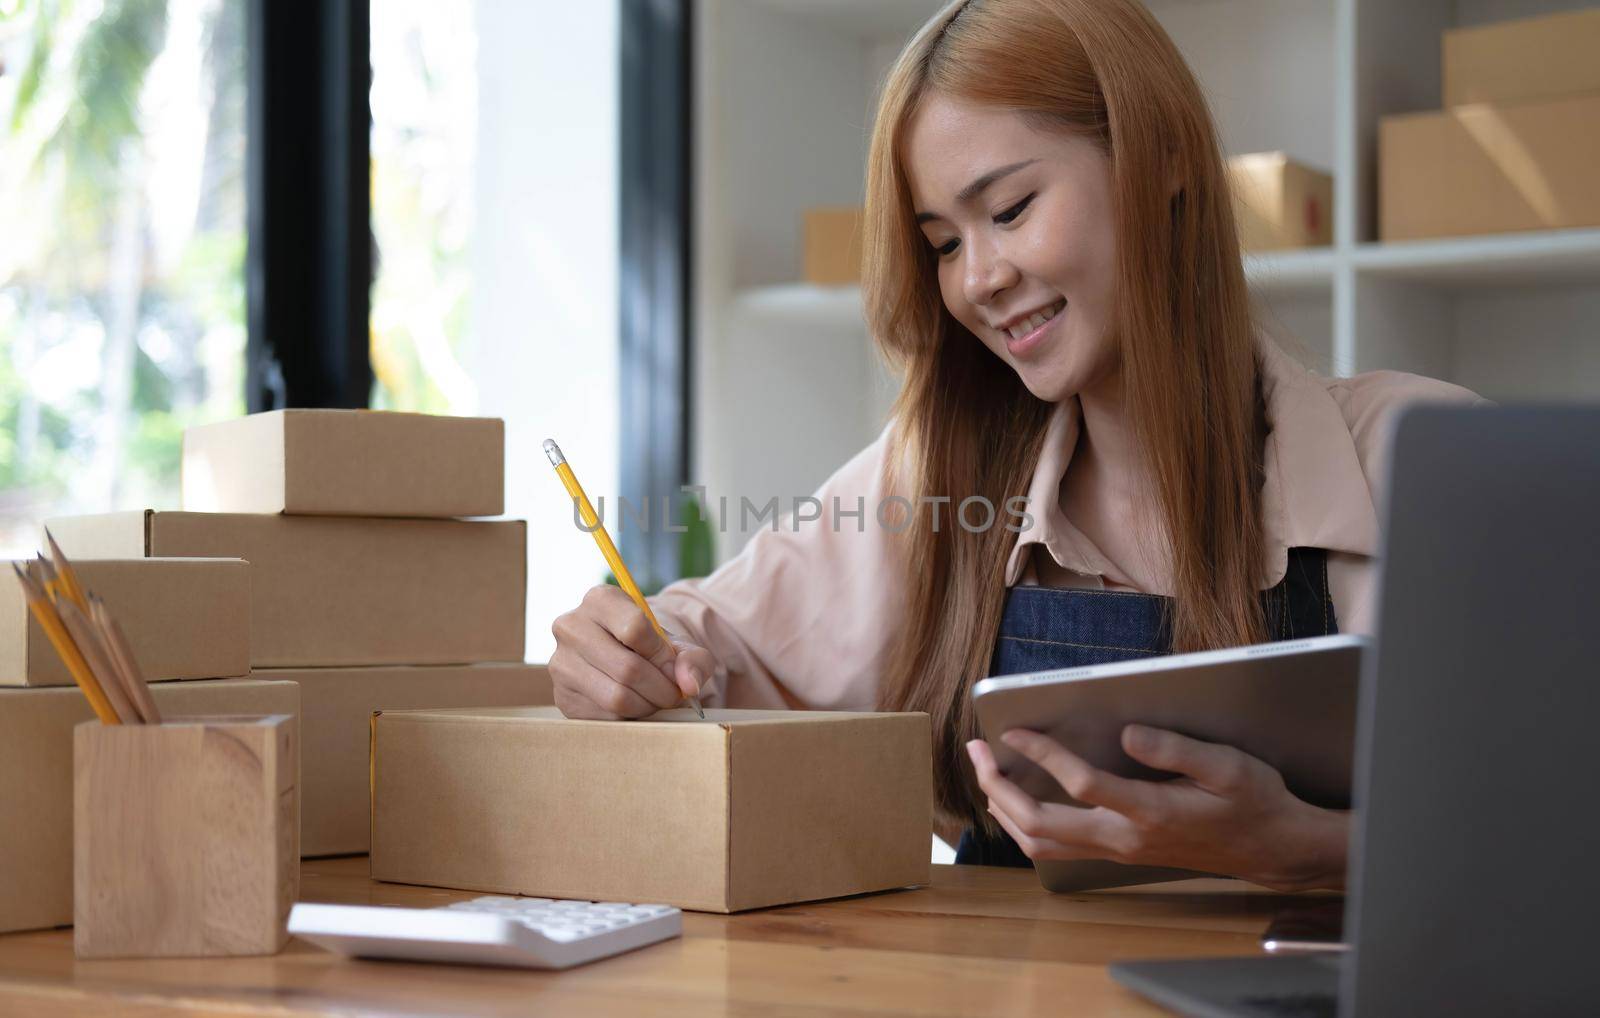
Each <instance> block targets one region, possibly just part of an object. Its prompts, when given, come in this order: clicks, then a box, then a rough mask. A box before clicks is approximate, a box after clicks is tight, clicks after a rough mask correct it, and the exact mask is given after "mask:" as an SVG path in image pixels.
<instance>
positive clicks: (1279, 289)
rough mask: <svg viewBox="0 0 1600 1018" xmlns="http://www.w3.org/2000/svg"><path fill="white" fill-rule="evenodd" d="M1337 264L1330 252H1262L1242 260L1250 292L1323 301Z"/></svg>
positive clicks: (1331, 287)
mask: <svg viewBox="0 0 1600 1018" xmlns="http://www.w3.org/2000/svg"><path fill="white" fill-rule="evenodd" d="M1338 267H1339V260H1338V256H1337V254H1336V253H1335V252H1334V250H1333V249H1332V248H1328V247H1319V248H1310V249H1307V250H1304V251H1264V252H1261V253H1259V254H1247V255H1245V258H1244V274H1245V279H1247V280H1248V281H1249V283H1250V289H1251V290H1252V291H1253V292H1254V293H1257V294H1260V295H1262V296H1266V297H1288V298H1301V297H1324V298H1325V297H1327V296H1329V295H1330V294H1332V293H1333V279H1334V276H1335V275H1336V274H1337V272H1338Z"/></svg>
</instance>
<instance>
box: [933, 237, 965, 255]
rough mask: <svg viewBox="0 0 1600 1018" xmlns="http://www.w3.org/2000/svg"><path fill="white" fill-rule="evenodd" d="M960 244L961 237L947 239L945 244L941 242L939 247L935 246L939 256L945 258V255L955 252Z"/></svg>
mask: <svg viewBox="0 0 1600 1018" xmlns="http://www.w3.org/2000/svg"><path fill="white" fill-rule="evenodd" d="M960 244H961V241H960V239H959V238H954V239H951V240H947V241H945V242H944V243H943V244H940V245H939V246H938V247H936V248H934V250H935V251H937V252H939V257H941V258H943V257H944V256H945V255H948V254H955V250H956V248H957V247H958V246H960Z"/></svg>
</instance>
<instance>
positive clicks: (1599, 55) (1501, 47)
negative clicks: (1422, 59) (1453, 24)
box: [1442, 8, 1600, 106]
mask: <svg viewBox="0 0 1600 1018" xmlns="http://www.w3.org/2000/svg"><path fill="white" fill-rule="evenodd" d="M1442 62H1443V67H1444V104H1445V106H1460V105H1463V104H1465V103H1483V102H1520V101H1523V100H1528V99H1557V98H1561V97H1564V96H1574V95H1581V94H1583V93H1585V92H1600V8H1589V9H1587V10H1580V11H1569V12H1566V13H1563V14H1550V15H1546V16H1544V17H1538V18H1522V19H1519V20H1517V21H1502V22H1499V23H1497V24H1493V25H1480V26H1478V27H1475V28H1455V29H1451V30H1449V31H1447V32H1445V33H1444V43H1443V49H1442Z"/></svg>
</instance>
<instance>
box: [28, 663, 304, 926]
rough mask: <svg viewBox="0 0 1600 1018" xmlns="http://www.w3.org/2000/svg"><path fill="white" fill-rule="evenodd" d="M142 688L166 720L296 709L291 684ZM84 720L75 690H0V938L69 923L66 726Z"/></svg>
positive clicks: (84, 707) (86, 712)
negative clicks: (146, 691)
mask: <svg viewBox="0 0 1600 1018" xmlns="http://www.w3.org/2000/svg"><path fill="white" fill-rule="evenodd" d="M150 692H151V694H152V695H153V696H154V697H155V700H156V705H157V706H158V707H160V708H161V712H162V714H163V716H165V717H169V718H176V717H183V716H197V715H224V714H295V715H298V713H299V710H300V687H298V686H296V685H295V684H294V683H292V682H259V681H257V680H255V679H222V680H202V681H199V682H163V683H159V684H157V685H154V686H151V687H150ZM93 717H94V713H93V712H92V711H90V709H89V701H87V700H85V699H84V698H83V694H82V693H80V692H78V689H77V687H75V686H74V687H70V688H62V687H56V688H53V689H0V933H4V932H10V931H12V930H34V929H43V928H45V927H49V926H66V925H68V924H69V923H71V922H72V729H73V728H74V726H76V725H77V724H79V723H80V722H83V721H89V720H91V719H92V718H93Z"/></svg>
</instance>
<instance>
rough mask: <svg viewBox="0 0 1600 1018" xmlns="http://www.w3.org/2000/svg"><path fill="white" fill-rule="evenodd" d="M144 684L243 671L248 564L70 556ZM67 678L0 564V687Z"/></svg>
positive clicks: (61, 682) (63, 682) (246, 666)
mask: <svg viewBox="0 0 1600 1018" xmlns="http://www.w3.org/2000/svg"><path fill="white" fill-rule="evenodd" d="M73 567H74V569H76V571H77V573H78V577H79V578H80V579H81V580H83V584H84V586H86V587H88V588H89V590H91V591H93V592H94V593H95V594H97V595H99V597H100V598H101V599H102V600H104V601H105V603H106V606H107V607H108V608H110V609H111V614H112V615H113V616H115V618H116V620H117V624H118V625H119V626H121V627H122V629H123V631H124V632H125V633H127V636H128V642H129V643H130V644H132V646H133V653H134V656H135V657H136V658H138V661H139V668H140V670H141V671H143V672H144V676H145V678H146V679H147V680H149V681H151V682H159V681H162V680H165V679H223V678H229V677H232V676H236V675H246V674H248V673H249V671H250V564H249V563H248V562H245V561H243V560H241V559H192V558H169V559H121V560H109V561H107V560H87V561H74V562H73ZM70 685H72V676H71V674H69V673H68V672H67V669H66V666H65V665H63V664H62V663H61V658H60V657H59V656H57V654H56V651H55V648H54V647H52V646H51V645H50V640H49V639H48V638H47V637H46V636H45V635H44V630H42V629H40V628H39V623H38V622H37V621H36V620H35V619H34V618H33V614H32V613H31V612H30V611H29V610H28V602H27V599H26V598H24V597H23V594H22V585H21V584H20V583H18V582H17V578H16V577H15V576H13V575H11V571H10V570H9V569H7V568H5V567H4V566H0V686H70Z"/></svg>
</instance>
